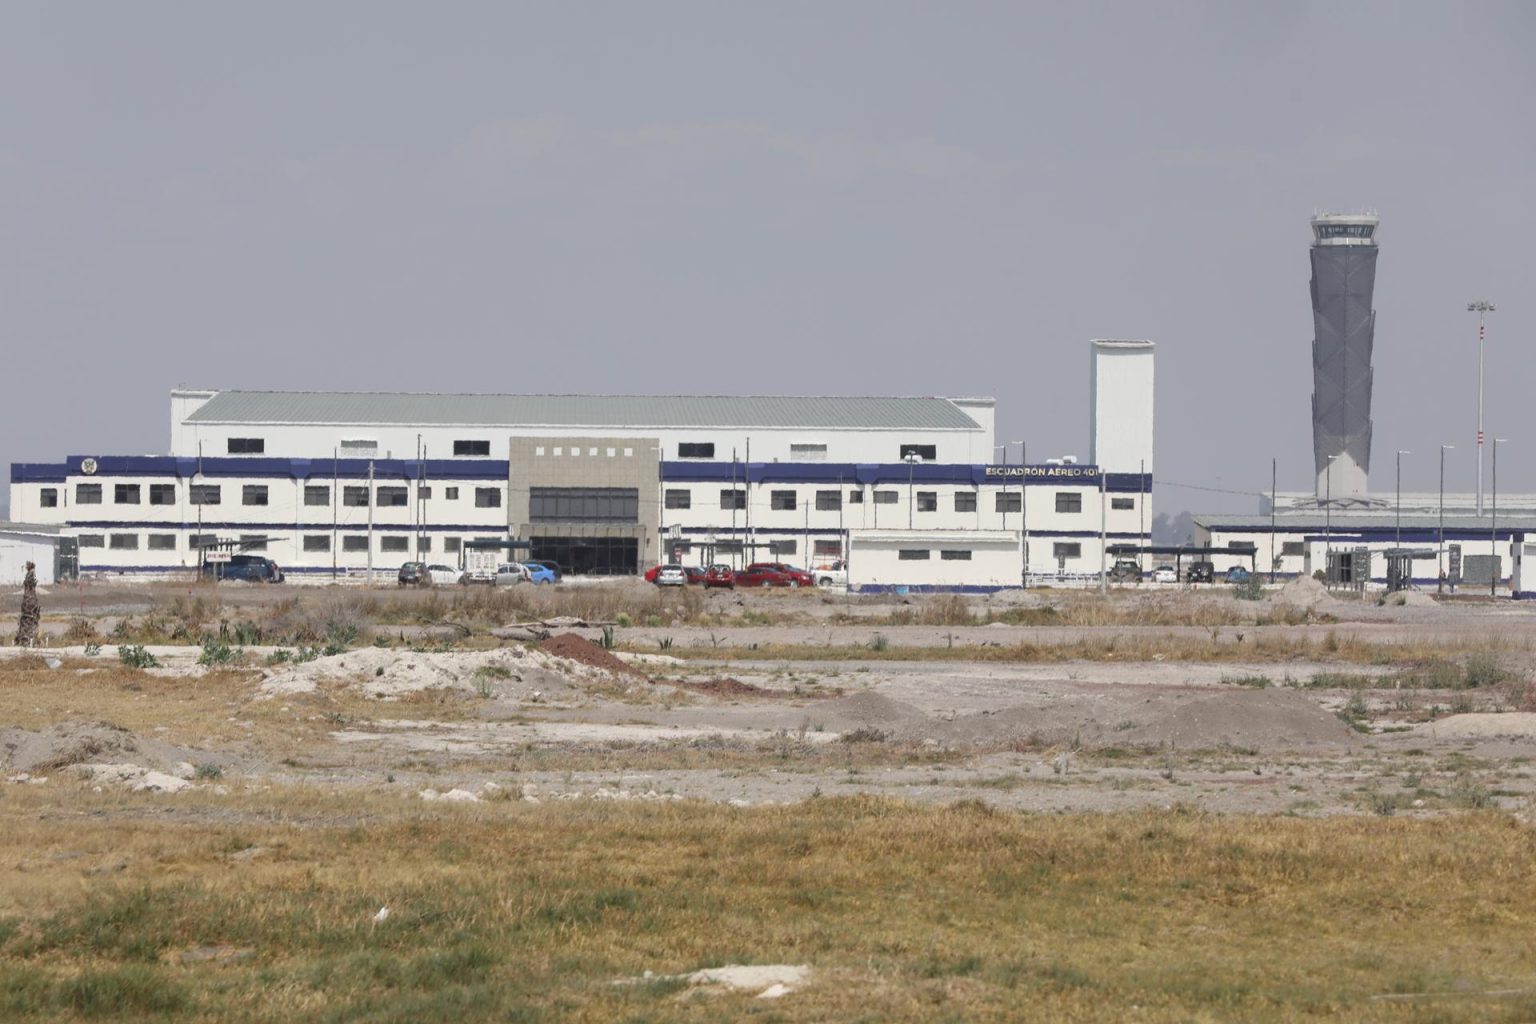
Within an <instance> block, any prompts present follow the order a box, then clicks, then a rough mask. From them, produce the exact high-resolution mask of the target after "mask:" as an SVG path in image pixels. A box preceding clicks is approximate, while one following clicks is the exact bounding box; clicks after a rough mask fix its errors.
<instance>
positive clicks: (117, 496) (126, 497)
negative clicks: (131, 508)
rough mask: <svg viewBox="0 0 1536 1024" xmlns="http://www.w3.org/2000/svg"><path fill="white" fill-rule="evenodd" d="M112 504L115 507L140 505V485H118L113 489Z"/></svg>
mask: <svg viewBox="0 0 1536 1024" xmlns="http://www.w3.org/2000/svg"><path fill="white" fill-rule="evenodd" d="M112 503H113V504H114V505H137V504H138V503H139V485H138V484H116V485H115V486H113V488H112Z"/></svg>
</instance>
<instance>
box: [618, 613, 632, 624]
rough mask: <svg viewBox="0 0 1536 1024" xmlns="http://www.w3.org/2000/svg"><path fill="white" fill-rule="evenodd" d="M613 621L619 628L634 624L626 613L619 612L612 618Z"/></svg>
mask: <svg viewBox="0 0 1536 1024" xmlns="http://www.w3.org/2000/svg"><path fill="white" fill-rule="evenodd" d="M613 621H615V622H617V623H618V624H619V625H621V626H632V625H634V624H635V620H634V619H631V618H630V617H629V613H628V612H619V614H618V615H616V616H614V619H613Z"/></svg>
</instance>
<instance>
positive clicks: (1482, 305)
mask: <svg viewBox="0 0 1536 1024" xmlns="http://www.w3.org/2000/svg"><path fill="white" fill-rule="evenodd" d="M1493 311H1494V307H1493V303H1491V302H1489V301H1488V300H1487V299H1478V300H1477V301H1475V302H1469V303H1467V312H1468V313H1476V314H1477V514H1478V515H1482V514H1483V334H1484V331H1483V318H1484V317H1486V316H1487V315H1488V314H1489V313H1492V312H1493Z"/></svg>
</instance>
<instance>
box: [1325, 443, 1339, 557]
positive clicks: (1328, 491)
mask: <svg viewBox="0 0 1536 1024" xmlns="http://www.w3.org/2000/svg"><path fill="white" fill-rule="evenodd" d="M1336 458H1338V456H1337V455H1330V456H1328V469H1327V471H1326V472H1325V473H1324V474H1323V477H1324V479H1323V579H1324V580H1325V581H1327V580H1329V579H1330V577H1331V575H1332V573H1331V569H1332V568H1333V566H1332V562H1333V460H1334V459H1336Z"/></svg>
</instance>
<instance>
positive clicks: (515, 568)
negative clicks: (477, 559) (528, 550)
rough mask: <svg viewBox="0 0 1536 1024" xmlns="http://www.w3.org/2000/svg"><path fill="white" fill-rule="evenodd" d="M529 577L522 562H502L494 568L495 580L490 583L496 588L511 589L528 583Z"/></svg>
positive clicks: (529, 574)
mask: <svg viewBox="0 0 1536 1024" xmlns="http://www.w3.org/2000/svg"><path fill="white" fill-rule="evenodd" d="M531 576H532V574H531V573H530V572H529V571H528V567H527V566H526V565H524V564H523V563H522V562H502V563H501V564H500V565H498V566H497V567H496V578H495V579H494V580H493V581H492V582H493V583H495V585H496V586H498V587H512V586H516V585H517V584H519V583H527V582H529V581H530V578H531Z"/></svg>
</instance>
